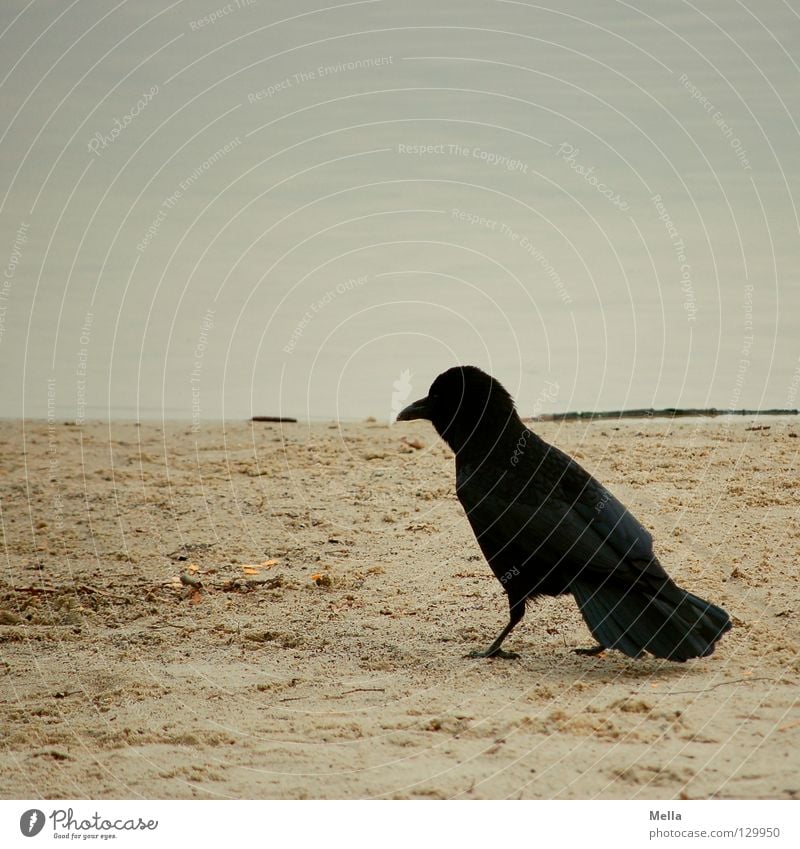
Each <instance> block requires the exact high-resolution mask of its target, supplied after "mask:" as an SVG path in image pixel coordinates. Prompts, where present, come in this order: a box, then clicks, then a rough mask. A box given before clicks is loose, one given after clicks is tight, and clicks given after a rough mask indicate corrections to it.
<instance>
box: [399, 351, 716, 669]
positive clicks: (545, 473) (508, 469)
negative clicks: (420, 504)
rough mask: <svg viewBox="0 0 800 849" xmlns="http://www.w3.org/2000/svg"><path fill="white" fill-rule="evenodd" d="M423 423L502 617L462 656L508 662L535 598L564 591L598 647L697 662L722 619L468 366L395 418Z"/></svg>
mask: <svg viewBox="0 0 800 849" xmlns="http://www.w3.org/2000/svg"><path fill="white" fill-rule="evenodd" d="M411 419H428V420H430V421H431V422H432V423H433V426H434V427H435V428H436V430H437V432H438V433H439V435H440V436H441V437H442V439H444V440H445V442H447V444H448V445H449V446H450V447H451V448H452V449H453V451H454V452H455V458H456V492H457V494H458V498H459V501H460V502H461V504H462V506H463V507H464V510H465V511H466V513H467V517H468V518H469V521H470V524H471V525H472V529H473V531H474V532H475V536H476V537H477V539H478V544H479V545H480V547H481V550H482V551H483V553H484V555H485V557H486V559H487V560H488V561H489V565H490V566H491V568H492V571H493V572H494V574H495V576H496V577H497V579H498V580H499V581H500V583H501V584H502V585H503V588H504V589H505V591H506V593H507V595H508V604H509V608H510V611H511V618H510V621H509V623H508V625H506V627H505V628H504V629H503V630H502V631H501V632H500V634H499V636H498V637H497V639H496V640H495V641H494V642H493V643H492V644H491V645H490V646H489V648H488V649H486V650H485V651H482V652H473V653H472V656H473V657H516V655H515V654H513V653H511V652H505V651H503V650H502V648H501V645H502V643H503V640H505V638H506V637H507V636H508V635H509V634H510V633H511V630H512V629H513V628H514V626H515V625H516V624H517V623H518V622H519V621H520V620H521V619H522V617H523V616H524V615H525V603H526V602H527V601H529V600H530V599H533V598H535V597H536V596H539V595H550V596H558V595H563V594H566V593H571V594H572V595H573V596H574V597H575V600H576V601H577V603H578V607H579V608H580V611H581V613H582V614H583V618H584V619H585V620H586V624H587V625H588V626H589V630H590V631H591V632H592V635H593V636H594V638H595V639H596V640H597V642H598V643H599V645H598V646H597V647H596V648H591V649H577V650H576V651H577V652H578V653H581V654H598V653H600V652H601V651H603V650H604V649H618V650H619V651H621V652H624V653H625V654H626V655H628V656H629V657H641V656H642V655H643V654H644V653H645V652H649V653H650V654H653V655H655V656H656V657H663V658H668V659H669V660H676V661H684V660H687V659H689V658H692V657H706V656H707V655H710V654H711V653H712V652H713V651H714V646H715V643H716V642H717V640H718V639H719V638H720V637H721V636H722V635H723V634H724V633H725V632H726V631H728V630H730V627H731V622H730V617H729V616H728V614H727V613H726V612H725V611H724V610H723V609H722V608H721V607H717V606H716V605H714V604H711V603H710V602H707V601H704V600H703V599H701V598H698V597H697V596H695V595H692V594H691V593H689V592H686V590H684V589H681V588H680V587H679V586H677V584H675V583H674V582H673V581H672V579H671V578H670V577H669V575H667V573H666V571H665V570H664V567H663V566H662V565H661V564H660V563H659V562H658V559H657V558H656V556H655V554H653V538H652V537H651V535H650V534H649V533H648V532H647V531H646V530H645V529H644V528H643V527H642V526H641V525H640V524H639V522H638V521H637V520H636V519H635V518H634V517H633V516H632V515H631V514H630V513H629V512H628V510H627V509H626V508H625V507H624V506H623V505H622V504H621V503H620V502H619V501H618V500H617V499H616V498H615V497H614V496H613V495H612V494H611V493H610V492H608V490H606V489H605V487H603V486H602V485H601V484H600V483H598V481H596V480H595V479H594V478H593V477H592V476H591V475H590V474H589V473H588V472H587V471H586V470H585V469H583V468H582V467H581V466H580V465H578V463H576V462H575V460H573V459H572V458H571V457H569V456H568V455H566V454H565V453H564V452H563V451H560V450H559V449H558V448H555V447H554V446H552V445H548V443H546V442H545V441H544V440H543V439H541V438H540V437H538V436H537V435H536V434H535V433H532V432H531V431H530V430H528V428H527V427H526V426H525V424H523V422H522V421H521V419H520V418H519V416H518V415H517V412H516V409H515V407H514V402H513V400H512V399H511V396H510V395H509V394H508V392H507V391H506V390H505V389H504V388H503V387H502V386H501V385H500V383H499V382H498V381H497V380H495V379H494V378H492V377H490V376H489V375H488V374H485V373H484V372H482V371H481V370H480V369H478V368H476V367H474V366H458V367H456V368H451V369H449V370H448V371H446V372H444V374H440V375H439V377H437V378H436V380H434V382H433V384H432V386H431V388H430V391H429V393H428V396H427V398H422V399H421V400H419V401H415V402H414V403H413V404H410V405H409V406H408V407H406V408H405V409H404V410H403V411H402V412H401V413H400V414H399V415H398V417H397V420H398V421H410V420H411Z"/></svg>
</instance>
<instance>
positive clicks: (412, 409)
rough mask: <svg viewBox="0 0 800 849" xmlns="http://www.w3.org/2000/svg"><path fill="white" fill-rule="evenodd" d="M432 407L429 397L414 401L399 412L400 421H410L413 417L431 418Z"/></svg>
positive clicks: (398, 419)
mask: <svg viewBox="0 0 800 849" xmlns="http://www.w3.org/2000/svg"><path fill="white" fill-rule="evenodd" d="M430 417H431V408H430V404H429V402H428V399H427V398H420V399H419V401H414V403H413V404H409V405H408V406H407V407H406V408H405V409H403V410H401V411H400V412H399V413H398V416H397V421H398V422H410V421H412V420H413V419H430Z"/></svg>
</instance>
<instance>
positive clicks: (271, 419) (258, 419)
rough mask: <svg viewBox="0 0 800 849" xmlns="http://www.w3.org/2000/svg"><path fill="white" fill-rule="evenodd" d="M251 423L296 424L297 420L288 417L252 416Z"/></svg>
mask: <svg viewBox="0 0 800 849" xmlns="http://www.w3.org/2000/svg"><path fill="white" fill-rule="evenodd" d="M250 421H251V422H275V423H277V424H284V423H289V424H297V419H292V418H289V417H288V416H253V418H252V419H250Z"/></svg>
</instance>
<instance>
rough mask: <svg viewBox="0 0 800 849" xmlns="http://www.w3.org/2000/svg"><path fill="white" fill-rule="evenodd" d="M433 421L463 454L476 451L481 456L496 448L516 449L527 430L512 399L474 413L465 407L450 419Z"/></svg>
mask: <svg viewBox="0 0 800 849" xmlns="http://www.w3.org/2000/svg"><path fill="white" fill-rule="evenodd" d="M433 424H434V427H435V428H436V430H437V431H438V433H439V436H441V437H442V439H443V440H444V441H445V442H446V443H447V444H448V445H449V446H450V448H452V450H453V451H454V452H455V453H456V454H457V455H462V456H463V455H466V454H469V453H471V452H473V451H474V452H476V453H478V454H480V455H481V456H485V455H486V454H488V453H490V452H494V451H505V452H508V451H509V450H510V451H513V446H514V445H516V443H517V442H518V440H519V438H520V435H521V434H522V433H523V432H524V430H525V425H524V424H523V423H522V420H521V419H520V417H519V416H518V415H517V411H516V409H515V408H514V403H513V402H512V401H511V399H509V400H508V403H507V404H505V403H503V404H498V403H497V402H495V403H492V404H490V405H487V407H486V408H485V409H480V410H475V411H474V412H473V414H472V415H469V414H467V413H465V412H464V411H463V410H462V411H461V412H460V413H459V415H457V416H455V417H454V418H453V419H452V420H451V421H449V422H446V423H443V422H436V421H434V422H433Z"/></svg>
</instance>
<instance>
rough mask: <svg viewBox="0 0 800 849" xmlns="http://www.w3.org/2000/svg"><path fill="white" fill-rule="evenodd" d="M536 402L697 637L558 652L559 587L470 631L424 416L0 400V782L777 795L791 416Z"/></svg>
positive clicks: (454, 515) (161, 794)
mask: <svg viewBox="0 0 800 849" xmlns="http://www.w3.org/2000/svg"><path fill="white" fill-rule="evenodd" d="M754 428H756V429H754ZM536 429H537V430H538V431H539V432H540V433H541V435H542V436H543V437H544V438H545V439H548V440H549V441H552V442H554V443H555V444H557V445H559V446H560V447H561V448H563V449H565V450H567V451H568V452H570V453H571V454H573V455H574V456H576V457H577V458H578V459H579V460H580V461H581V462H582V463H583V464H584V465H585V466H587V467H588V468H589V469H590V470H591V471H592V472H593V473H595V474H596V475H597V476H599V477H600V479H601V480H602V481H603V482H604V483H606V484H607V485H609V487H610V488H611V489H612V490H613V491H614V492H615V493H616V494H617V495H618V496H619V497H620V498H621V499H622V500H623V501H624V502H625V503H627V504H628V506H629V507H630V508H631V509H632V511H633V512H634V513H635V514H636V515H637V516H638V517H639V519H640V520H641V521H642V522H643V523H644V524H645V525H647V526H648V527H650V528H651V529H652V531H653V533H654V536H655V540H656V550H657V553H658V554H659V556H660V557H661V559H662V562H663V563H664V564H665V565H666V567H667V568H668V569H669V571H670V572H671V574H672V575H673V577H674V578H675V579H676V580H678V581H679V582H680V583H681V584H683V585H685V586H686V587H687V588H689V589H691V590H693V591H694V592H696V593H698V594H700V595H703V596H705V597H707V598H709V599H711V600H713V601H715V602H717V603H720V604H722V605H724V606H725V607H726V608H727V609H728V610H729V611H730V612H731V614H732V616H733V617H734V625H735V627H734V630H733V631H732V632H731V633H730V634H729V635H727V636H726V637H725V638H724V639H723V641H722V642H721V644H720V645H719V647H718V650H717V652H716V653H715V654H714V656H713V657H711V658H708V659H705V660H702V661H693V662H689V663H686V664H672V663H669V662H666V661H658V660H654V659H648V660H640V661H633V660H629V659H627V658H625V657H623V656H621V655H619V654H617V653H614V652H611V653H608V654H606V655H603V656H601V657H597V658H591V657H589V658H587V657H579V656H576V655H575V654H573V653H572V651H571V650H572V649H573V648H575V647H579V646H588V645H591V644H592V641H591V637H590V635H589V633H588V631H587V629H586V627H585V625H584V623H583V620H582V619H581V617H580V615H579V613H578V611H577V608H576V606H575V603H574V601H573V600H572V599H571V598H564V599H557V600H556V599H546V600H542V601H539V602H537V603H536V604H534V605H532V606H531V607H529V609H528V614H527V616H526V618H525V620H524V621H523V623H522V624H521V625H520V626H519V627H518V628H517V630H516V631H515V632H514V633H513V634H512V636H511V637H510V638H509V640H508V642H507V645H506V647H507V648H509V649H513V650H515V651H517V652H519V654H520V658H519V659H518V660H499V659H498V660H475V659H469V658H466V657H465V654H466V653H467V652H468V651H469V650H471V649H474V648H479V647H484V646H485V645H486V644H488V642H489V641H491V639H492V638H493V637H494V636H495V635H496V633H497V632H498V631H499V630H500V628H501V627H502V625H503V624H504V623H505V621H506V619H505V617H506V612H507V608H506V603H505V597H504V596H503V594H502V592H501V587H500V585H499V584H498V583H497V581H496V580H495V579H494V577H493V576H492V575H491V573H490V571H489V568H488V566H487V565H486V563H485V562H484V560H483V558H482V557H481V555H480V552H479V549H478V547H477V545H476V543H475V540H474V538H473V536H472V532H471V530H470V528H469V526H468V523H467V521H466V519H465V517H464V515H463V512H462V510H461V508H460V506H459V504H458V502H457V500H456V498H455V492H454V479H453V478H454V476H453V460H452V456H451V454H450V452H449V451H448V450H447V449H446V447H445V446H444V445H443V444H442V443H441V442H439V441H438V439H437V438H436V437H435V434H434V433H433V431H432V429H431V428H430V426H428V425H426V424H425V423H420V422H415V423H413V424H409V425H395V426H394V427H392V428H389V427H387V426H386V425H385V424H381V423H377V422H373V423H370V422H365V423H359V424H341V425H338V424H330V425H328V424H314V425H311V426H309V425H305V424H294V425H292V424H284V425H269V424H255V425H253V424H250V423H233V424H227V425H225V426H224V427H223V426H222V425H220V424H208V425H202V426H201V428H200V430H199V432H198V433H193V432H192V429H191V427H190V426H189V425H187V424H166V425H165V426H159V425H158V424H152V423H142V424H141V426H139V425H137V424H135V423H114V424H111V425H110V426H109V425H108V424H107V423H97V424H88V425H85V426H83V427H80V428H79V427H75V426H70V425H68V424H64V423H61V422H57V423H51V424H48V423H47V422H24V423H23V422H19V421H6V422H2V423H0V430H1V431H2V438H3V446H4V450H3V452H2V457H1V458H0V464H1V465H2V470H3V477H2V491H1V492H2V502H0V507H1V508H2V514H1V516H0V518H1V519H2V534H3V537H2V542H3V552H4V566H3V570H2V576H1V578H2V580H1V581H0V709H1V710H2V726H0V727H1V728H2V736H1V737H0V775H2V779H0V781H2V785H1V786H0V792H1V793H2V796H3V797H6V798H17V797H26V798H27V797H43V798H65V797H68V798H95V799H97V798H113V799H115V798H129V797H144V798H372V797H381V798H436V799H439V798H546V799H550V798H558V799H561V798H639V799H647V798H652V799H660V798H664V799H675V798H706V797H724V798H791V797H797V796H798V795H799V794H800V709H798V695H799V693H800V690H799V689H798V681H799V680H800V653H798V645H800V641H799V640H798V637H800V633H798V632H799V631H800V627H799V626H798V613H799V612H800V589H799V588H798V580H797V578H798V571H797V564H798V559H799V557H800V515H799V514H798V496H799V495H800V477H798V448H800V439H798V438H797V435H798V432H800V423H796V422H795V421H793V420H791V419H786V420H780V419H761V420H759V421H758V422H757V423H754V422H753V421H752V420H750V419H748V420H739V421H733V422H728V423H726V422H723V421H721V420H691V421H680V422H679V423H671V422H669V421H664V420H642V421H625V422H623V423H614V422H595V423H585V422H576V423H570V424H557V423H546V424H545V423H543V424H541V425H538V426H536ZM182 573H183V574H184V575H185V576H187V577H186V578H185V580H187V581H188V583H182V582H181V580H180V575H181V574H182ZM198 582H199V583H200V585H201V586H197V583H198Z"/></svg>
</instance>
